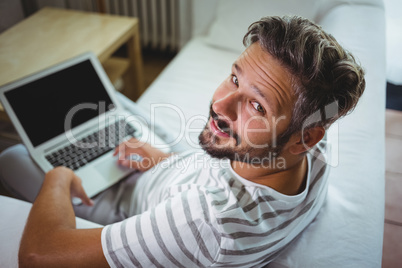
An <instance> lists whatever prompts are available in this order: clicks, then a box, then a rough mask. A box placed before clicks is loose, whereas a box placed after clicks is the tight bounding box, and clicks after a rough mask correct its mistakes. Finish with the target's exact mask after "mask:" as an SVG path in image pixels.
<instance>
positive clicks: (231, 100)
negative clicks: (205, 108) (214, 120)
mask: <svg viewBox="0 0 402 268" xmlns="http://www.w3.org/2000/svg"><path fill="white" fill-rule="evenodd" d="M240 106H241V101H240V97H239V94H238V92H237V91H236V92H230V93H228V94H226V95H225V96H224V97H222V98H220V99H217V100H215V102H214V103H213V104H212V109H213V110H214V112H215V113H217V114H218V115H220V116H223V117H224V118H226V119H229V120H230V121H236V120H237V116H238V112H239V109H240Z"/></svg>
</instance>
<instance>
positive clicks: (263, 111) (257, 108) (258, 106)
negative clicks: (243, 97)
mask: <svg viewBox="0 0 402 268" xmlns="http://www.w3.org/2000/svg"><path fill="white" fill-rule="evenodd" d="M251 105H253V107H254V109H255V110H256V111H257V112H259V113H265V110H264V108H263V107H262V106H261V104H259V103H258V102H255V101H252V102H251Z"/></svg>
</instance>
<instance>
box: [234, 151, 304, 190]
mask: <svg viewBox="0 0 402 268" xmlns="http://www.w3.org/2000/svg"><path fill="white" fill-rule="evenodd" d="M231 166H232V168H233V170H234V171H235V172H236V173H237V174H238V175H239V176H241V177H243V178H245V179H247V180H249V181H252V182H254V183H258V184H262V185H265V186H268V187H271V188H272V189H274V190H276V191H277V192H280V193H282V194H285V195H296V194H299V193H300V192H302V191H303V190H304V187H302V186H304V182H305V180H306V178H307V170H308V167H307V157H306V156H304V157H302V158H301V159H299V160H297V161H295V162H294V163H293V164H292V165H290V166H287V167H286V168H285V169H274V168H267V167H261V166H255V165H252V164H247V163H240V162H237V161H232V162H231Z"/></svg>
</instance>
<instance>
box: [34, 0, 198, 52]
mask: <svg viewBox="0 0 402 268" xmlns="http://www.w3.org/2000/svg"><path fill="white" fill-rule="evenodd" d="M35 1H36V4H37V6H38V8H41V7H42V6H45V5H48V6H49V5H51V6H57V7H62V8H69V9H76V10H83V11H92V12H101V13H106V14H113V15H123V16H132V17H138V18H139V21H140V36H141V42H142V45H143V47H150V48H152V49H158V50H162V51H165V50H171V51H177V50H179V49H180V48H181V46H182V45H183V44H184V43H185V41H186V40H188V38H189V37H188V36H189V34H188V33H189V29H190V27H191V25H189V23H188V21H189V17H188V16H189V13H190V12H189V11H190V2H191V1H188V0H35Z"/></svg>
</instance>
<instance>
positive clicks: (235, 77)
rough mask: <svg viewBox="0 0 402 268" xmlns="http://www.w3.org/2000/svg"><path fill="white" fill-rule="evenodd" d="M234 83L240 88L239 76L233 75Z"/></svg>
mask: <svg viewBox="0 0 402 268" xmlns="http://www.w3.org/2000/svg"><path fill="white" fill-rule="evenodd" d="M232 82H233V83H234V84H235V85H236V86H239V81H238V80H237V76H235V75H232Z"/></svg>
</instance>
